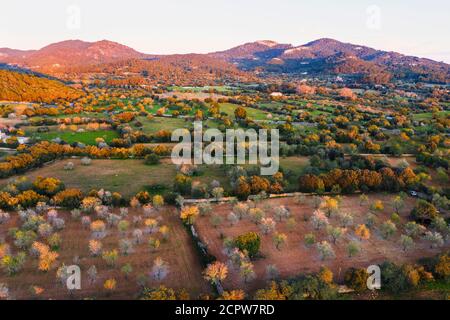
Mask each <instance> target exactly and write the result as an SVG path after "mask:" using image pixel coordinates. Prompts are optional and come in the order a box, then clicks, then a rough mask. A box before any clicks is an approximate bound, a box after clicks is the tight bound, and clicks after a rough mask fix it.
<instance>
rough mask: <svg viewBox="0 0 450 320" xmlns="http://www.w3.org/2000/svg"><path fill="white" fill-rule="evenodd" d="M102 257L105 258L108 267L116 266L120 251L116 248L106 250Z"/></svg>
mask: <svg viewBox="0 0 450 320" xmlns="http://www.w3.org/2000/svg"><path fill="white" fill-rule="evenodd" d="M102 258H103V260H105V262H106V264H107V265H108V267H115V266H116V262H117V259H118V258H119V252H118V251H117V250H116V249H113V250H110V251H104V252H103V254H102Z"/></svg>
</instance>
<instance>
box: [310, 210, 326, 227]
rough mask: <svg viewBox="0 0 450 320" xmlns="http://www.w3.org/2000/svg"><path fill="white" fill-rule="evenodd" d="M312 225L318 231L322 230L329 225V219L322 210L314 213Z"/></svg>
mask: <svg viewBox="0 0 450 320" xmlns="http://www.w3.org/2000/svg"><path fill="white" fill-rule="evenodd" d="M311 223H312V225H313V227H314V229H316V230H319V229H322V228H324V227H326V226H327V225H328V224H329V222H328V218H327V217H326V216H325V214H324V213H323V212H322V211H321V210H316V211H314V213H313V216H312V218H311Z"/></svg>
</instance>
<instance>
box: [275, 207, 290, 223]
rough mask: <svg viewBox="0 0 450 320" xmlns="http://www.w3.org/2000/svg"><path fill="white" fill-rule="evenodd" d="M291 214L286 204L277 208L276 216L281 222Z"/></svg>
mask: <svg viewBox="0 0 450 320" xmlns="http://www.w3.org/2000/svg"><path fill="white" fill-rule="evenodd" d="M289 216H290V212H289V210H288V209H287V208H286V207H285V206H279V207H276V208H275V218H276V219H277V220H278V221H280V222H281V220H283V219H287V218H289Z"/></svg>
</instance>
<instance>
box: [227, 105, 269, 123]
mask: <svg viewBox="0 0 450 320" xmlns="http://www.w3.org/2000/svg"><path fill="white" fill-rule="evenodd" d="M237 107H238V105H237V104H232V103H220V112H225V113H226V114H227V115H228V116H229V117H231V118H233V119H234V110H236V108H237ZM245 110H246V111H247V116H248V117H249V118H251V119H253V120H267V112H265V111H262V110H258V109H254V108H245Z"/></svg>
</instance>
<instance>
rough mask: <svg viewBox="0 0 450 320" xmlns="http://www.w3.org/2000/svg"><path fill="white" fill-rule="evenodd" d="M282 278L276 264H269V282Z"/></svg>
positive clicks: (267, 268)
mask: <svg viewBox="0 0 450 320" xmlns="http://www.w3.org/2000/svg"><path fill="white" fill-rule="evenodd" d="M279 276H280V272H279V271H278V268H277V266H276V265H274V264H269V265H268V266H266V277H267V279H268V280H277V279H278V277H279Z"/></svg>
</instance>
